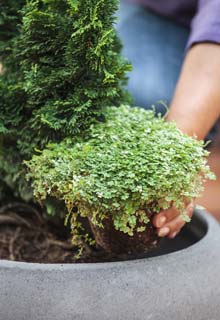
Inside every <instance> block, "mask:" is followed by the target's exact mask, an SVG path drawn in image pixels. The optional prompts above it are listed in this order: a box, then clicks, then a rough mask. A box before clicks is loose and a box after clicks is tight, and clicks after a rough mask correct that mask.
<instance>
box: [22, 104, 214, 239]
mask: <svg viewBox="0 0 220 320" xmlns="http://www.w3.org/2000/svg"><path fill="white" fill-rule="evenodd" d="M207 155H208V152H207V151H205V150H204V149H203V142H202V141H197V140H195V139H193V138H191V137H189V136H187V135H184V134H183V133H182V132H180V130H178V129H177V127H176V125H175V124H174V123H166V122H165V121H164V119H163V118H160V117H159V118H157V117H155V115H154V112H153V111H145V110H142V109H139V108H131V107H126V106H121V107H120V108H108V109H107V110H106V122H105V123H99V124H96V125H92V126H91V127H90V129H89V130H87V132H86V138H84V139H82V138H78V139H66V140H64V141H63V142H61V143H60V144H51V145H49V146H48V148H47V149H45V150H44V151H43V152H42V153H41V154H40V155H38V156H34V157H33V158H32V160H31V161H30V162H29V163H27V165H28V167H29V169H30V173H29V178H31V180H32V181H33V182H32V185H33V188H34V194H35V196H36V198H38V199H39V200H40V201H43V200H45V199H46V198H47V197H48V196H50V197H51V196H52V197H54V198H56V199H59V200H61V201H63V202H65V203H66V207H67V209H68V212H69V215H70V216H71V217H72V229H73V230H74V232H73V234H74V240H77V239H75V236H76V235H77V232H76V229H77V228H80V224H79V219H78V218H79V217H87V218H89V219H90V220H92V222H93V223H94V224H95V225H99V226H100V225H101V224H102V222H103V221H104V220H105V219H108V218H109V217H110V218H111V219H112V220H113V223H114V227H115V228H116V230H120V231H122V232H124V233H127V234H129V235H131V236H132V235H133V232H134V231H135V230H137V231H139V232H143V231H144V230H145V227H146V225H147V223H148V222H149V219H148V217H147V216H146V211H145V209H146V208H148V210H150V211H151V212H158V211H159V210H161V209H167V208H168V207H170V204H171V203H173V204H174V205H175V206H176V207H177V208H178V209H179V210H180V211H181V212H182V214H183V217H184V207H185V202H186V200H187V201H188V200H192V199H193V198H194V197H197V196H198V195H199V194H200V192H201V190H202V182H203V180H204V179H208V178H213V175H212V174H211V172H210V170H209V167H208V166H207V165H206V159H205V156H207ZM76 209H77V210H76ZM140 225H141V227H140Z"/></svg>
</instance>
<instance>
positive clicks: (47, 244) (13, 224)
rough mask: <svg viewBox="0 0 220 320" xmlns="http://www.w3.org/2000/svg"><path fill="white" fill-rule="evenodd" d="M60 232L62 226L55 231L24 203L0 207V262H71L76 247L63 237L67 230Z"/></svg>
mask: <svg viewBox="0 0 220 320" xmlns="http://www.w3.org/2000/svg"><path fill="white" fill-rule="evenodd" d="M62 229H64V227H63V226H62V225H61V228H60V227H59V228H58V226H56V225H55V224H53V223H51V222H49V221H46V219H44V218H43V217H42V213H41V212H40V211H38V210H37V209H36V208H35V207H33V206H30V205H28V204H24V203H11V204H8V205H5V206H2V207H0V259H6V260H12V261H26V262H39V263H67V262H74V261H75V260H76V259H75V258H74V256H75V255H76V253H77V250H78V248H76V247H75V246H74V245H73V244H72V243H71V238H70V237H69V238H68V236H66V234H68V235H69V233H68V230H65V229H64V231H63V230H62ZM61 231H63V234H62V235H61V233H62V232H61ZM65 231H66V232H65Z"/></svg>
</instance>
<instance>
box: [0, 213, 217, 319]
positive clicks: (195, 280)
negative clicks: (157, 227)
mask: <svg viewBox="0 0 220 320" xmlns="http://www.w3.org/2000/svg"><path fill="white" fill-rule="evenodd" d="M150 255H151V257H147V258H144V259H140V260H134V261H127V262H115V263H100V264H78V265H77V264H75V265H60V264H57V265H40V264H28V263H19V262H9V261H1V262H0V319H1V320H44V319H45V320H64V319H65V320H74V319H77V320H93V319H94V320H105V319H111V320H112V319H114V320H130V319H131V320H136V319H137V320H147V319H153V320H163V319H164V320H170V319H174V320H176V319H178V320H183V319H184V320H190V319H193V320H219V319H220V228H219V225H218V224H217V223H216V222H215V221H214V220H213V218H211V217H210V216H208V215H207V214H205V213H204V212H199V211H197V212H196V214H195V216H194V219H193V221H192V223H191V224H190V225H188V226H187V227H186V228H185V230H183V232H182V233H181V235H180V236H178V237H177V238H176V240H173V241H169V240H165V241H164V242H163V243H162V246H161V249H160V250H158V251H157V252H156V251H155V252H152V253H151V254H149V256H150ZM153 255H154V257H152V256H153ZM155 255H157V256H155Z"/></svg>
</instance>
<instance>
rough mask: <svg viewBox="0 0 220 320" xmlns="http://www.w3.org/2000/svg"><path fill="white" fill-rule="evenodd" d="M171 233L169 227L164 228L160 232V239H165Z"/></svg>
mask: <svg viewBox="0 0 220 320" xmlns="http://www.w3.org/2000/svg"><path fill="white" fill-rule="evenodd" d="M169 232H170V229H169V228H168V227H165V228H162V229H160V230H159V232H158V236H159V237H165V236H166V235H168V233H169Z"/></svg>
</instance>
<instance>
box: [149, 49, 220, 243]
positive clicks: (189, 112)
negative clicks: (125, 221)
mask: <svg viewBox="0 0 220 320" xmlns="http://www.w3.org/2000/svg"><path fill="white" fill-rule="evenodd" d="M219 116H220V45H219V44H214V43H199V44H196V45H195V46H193V47H191V48H190V49H189V50H188V52H187V54H186V57H185V61H184V64H183V67H182V71H181V75H180V78H179V81H178V83H177V87H176V90H175V94H174V97H173V100H172V103H171V107H170V111H169V113H168V116H167V121H175V122H176V124H177V126H178V127H179V129H180V130H181V131H183V132H184V133H186V134H188V135H191V136H196V137H197V139H204V138H205V136H206V134H207V133H208V132H209V130H210V128H211V127H212V125H213V124H214V122H215V121H216V119H217V118H218V117H219ZM187 213H188V215H189V217H191V216H192V213H193V206H192V205H191V204H190V205H189V206H188V207H187ZM153 223H154V225H155V227H156V228H157V229H158V234H159V235H160V236H169V237H171V238H173V237H174V236H175V235H176V234H177V233H178V232H179V231H180V230H181V228H182V227H183V226H184V224H185V222H184V221H183V220H182V218H181V217H180V215H179V212H178V211H177V210H175V208H170V209H168V210H166V211H162V212H160V213H158V214H157V215H156V216H155V217H154V220H153Z"/></svg>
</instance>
